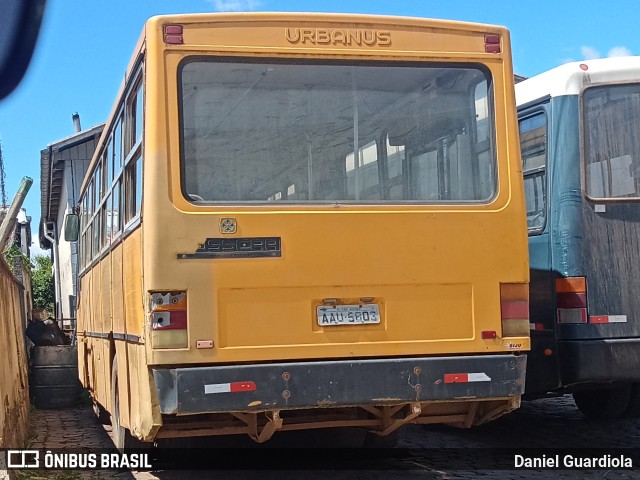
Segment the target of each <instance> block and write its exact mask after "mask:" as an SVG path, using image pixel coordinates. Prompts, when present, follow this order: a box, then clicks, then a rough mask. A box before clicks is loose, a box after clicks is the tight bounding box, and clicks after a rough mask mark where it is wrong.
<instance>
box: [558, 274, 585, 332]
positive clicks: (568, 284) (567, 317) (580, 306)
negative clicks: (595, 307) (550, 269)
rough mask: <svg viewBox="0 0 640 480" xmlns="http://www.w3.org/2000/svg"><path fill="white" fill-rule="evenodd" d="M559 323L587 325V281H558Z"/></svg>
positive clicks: (561, 279) (578, 279)
mask: <svg viewBox="0 0 640 480" xmlns="http://www.w3.org/2000/svg"><path fill="white" fill-rule="evenodd" d="M556 301H557V307H558V314H557V317H558V323H562V324H568V323H587V279H586V278H585V277H566V278H558V279H556Z"/></svg>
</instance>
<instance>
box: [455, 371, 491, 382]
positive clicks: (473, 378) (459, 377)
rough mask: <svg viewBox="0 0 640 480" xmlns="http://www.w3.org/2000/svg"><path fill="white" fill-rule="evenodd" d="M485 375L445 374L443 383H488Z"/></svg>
mask: <svg viewBox="0 0 640 480" xmlns="http://www.w3.org/2000/svg"><path fill="white" fill-rule="evenodd" d="M490 381H491V378H490V377H489V375H487V374H486V373H445V374H444V383H470V382H490Z"/></svg>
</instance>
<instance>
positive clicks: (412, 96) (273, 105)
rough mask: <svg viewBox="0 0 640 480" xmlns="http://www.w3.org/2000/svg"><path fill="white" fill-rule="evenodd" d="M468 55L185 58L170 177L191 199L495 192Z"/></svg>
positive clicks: (361, 198)
mask: <svg viewBox="0 0 640 480" xmlns="http://www.w3.org/2000/svg"><path fill="white" fill-rule="evenodd" d="M490 84H491V83H490V80H489V79H488V77H487V74H486V72H485V71H484V70H482V69H481V68H478V67H476V66H462V65H459V66H458V65H455V66H442V65H438V64H428V65H418V66H416V65H415V64H412V65H407V64H401V65H391V64H375V65H374V64H371V63H368V64H355V65H344V64H319V63H309V64H300V63H299V62H297V63H296V64H289V63H277V62H274V63H253V62H237V61H220V60H219V59H203V58H197V59H190V60H188V61H186V62H185V63H183V64H182V66H181V68H180V87H181V91H180V124H181V141H182V144H181V152H182V159H181V169H182V188H183V192H184V194H185V196H186V198H187V199H188V200H189V201H192V202H194V203H209V202H295V203H306V202H312V203H323V202H332V203H333V202H340V203H374V204H375V203H398V202H415V203H426V204H431V203H470V202H488V201H489V200H490V199H491V198H492V197H493V195H494V194H495V191H496V178H495V177H496V173H495V172H496V167H495V155H494V139H493V133H492V132H493V122H492V118H493V112H492V107H491V102H490V101H489V100H490V99H491V98H492V96H491V95H490Z"/></svg>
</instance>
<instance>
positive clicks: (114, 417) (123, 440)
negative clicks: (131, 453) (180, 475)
mask: <svg viewBox="0 0 640 480" xmlns="http://www.w3.org/2000/svg"><path fill="white" fill-rule="evenodd" d="M118 383H119V382H118V362H117V361H116V359H115V358H114V359H113V366H112V367H111V431H112V433H113V443H114V445H115V446H116V448H117V449H118V450H120V451H123V450H126V449H129V448H142V447H143V445H144V444H143V442H140V441H139V440H137V439H136V438H135V437H133V436H132V435H131V432H129V429H128V428H125V427H123V426H122V424H121V423H120V403H119V398H120V392H119V386H118Z"/></svg>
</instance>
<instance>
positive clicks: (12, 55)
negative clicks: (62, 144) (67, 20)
mask: <svg viewBox="0 0 640 480" xmlns="http://www.w3.org/2000/svg"><path fill="white" fill-rule="evenodd" d="M45 2H46V0H2V1H0V18H1V19H2V28H0V99H2V98H4V97H6V96H7V95H9V94H10V93H11V92H12V91H13V89H14V88H16V87H17V86H18V84H19V83H20V80H22V77H23V76H24V74H25V72H26V71H27V67H28V66H29V62H30V61H31V55H32V54H33V49H34V48H35V46H36V40H37V39H38V33H39V32H40V23H41V22H42V15H43V14H44V5H45Z"/></svg>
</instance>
